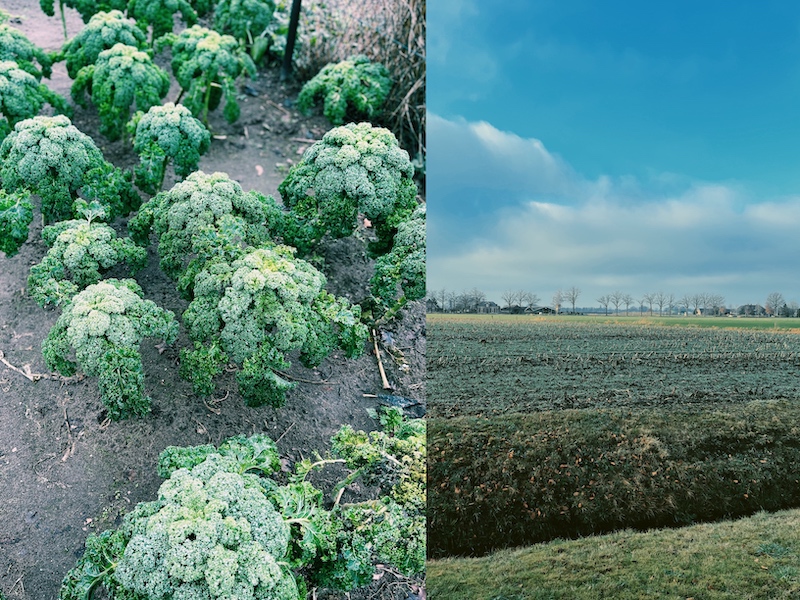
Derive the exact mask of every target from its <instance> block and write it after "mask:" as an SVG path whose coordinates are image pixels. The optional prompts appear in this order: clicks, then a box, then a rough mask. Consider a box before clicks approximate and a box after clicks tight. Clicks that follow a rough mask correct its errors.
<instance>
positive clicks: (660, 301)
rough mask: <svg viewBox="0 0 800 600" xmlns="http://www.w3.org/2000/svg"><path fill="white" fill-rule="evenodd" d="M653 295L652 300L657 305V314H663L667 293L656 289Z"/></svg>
mask: <svg viewBox="0 0 800 600" xmlns="http://www.w3.org/2000/svg"><path fill="white" fill-rule="evenodd" d="M652 296H653V302H655V304H656V306H658V316H659V317H661V316H663V315H664V306H666V304H667V294H666V293H664V292H662V291H660V290H659V291H657V292H656V293H655V294H653V295H652Z"/></svg>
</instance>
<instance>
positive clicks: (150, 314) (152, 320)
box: [42, 279, 178, 420]
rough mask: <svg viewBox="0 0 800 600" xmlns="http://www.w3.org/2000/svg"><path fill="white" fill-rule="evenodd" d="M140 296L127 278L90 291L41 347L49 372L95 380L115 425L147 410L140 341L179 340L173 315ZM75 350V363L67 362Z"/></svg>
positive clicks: (71, 306) (71, 305)
mask: <svg viewBox="0 0 800 600" xmlns="http://www.w3.org/2000/svg"><path fill="white" fill-rule="evenodd" d="M141 294H142V289H141V288H140V287H139V285H138V284H137V283H136V282H135V281H133V280H131V279H122V280H117V279H107V280H103V281H101V282H99V283H96V284H94V285H90V286H88V287H87V288H86V289H85V290H83V291H82V292H79V293H78V294H76V295H75V296H74V297H73V298H72V301H71V302H69V303H68V304H67V305H66V306H65V307H64V312H63V313H62V314H61V316H60V317H59V319H58V321H56V324H55V326H54V327H53V329H51V330H50V333H49V334H48V336H47V339H45V341H44V343H43V344H42V354H43V355H44V359H45V362H46V363H47V365H48V366H49V367H50V368H51V369H55V370H57V371H59V372H60V373H62V374H63V375H68V376H69V375H72V374H74V373H75V370H76V367H77V366H78V365H79V366H80V368H81V369H82V370H83V371H84V372H85V373H86V374H87V375H91V376H97V377H98V378H99V386H100V392H101V399H102V400H103V402H104V403H105V405H106V407H107V409H108V416H109V417H110V418H111V419H113V420H118V419H123V418H126V417H128V416H131V415H142V414H145V413H146V412H147V411H149V409H150V401H149V399H148V398H146V397H145V396H144V393H143V392H144V390H143V388H144V378H143V375H142V365H141V357H140V355H139V344H140V343H141V341H142V340H143V339H144V338H145V337H159V338H161V339H163V340H164V341H166V342H167V343H172V342H174V341H175V339H176V338H177V335H178V324H177V322H176V321H175V317H174V315H173V313H172V312H171V311H168V310H164V309H162V308H160V307H158V306H156V304H155V303H153V302H152V301H150V300H145V299H143V298H142V295H141ZM73 351H74V356H75V362H73V361H72V360H70V359H69V358H67V357H69V356H70V355H71V354H72V352H73ZM76 363H77V364H76Z"/></svg>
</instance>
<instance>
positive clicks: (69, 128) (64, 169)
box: [0, 116, 107, 223]
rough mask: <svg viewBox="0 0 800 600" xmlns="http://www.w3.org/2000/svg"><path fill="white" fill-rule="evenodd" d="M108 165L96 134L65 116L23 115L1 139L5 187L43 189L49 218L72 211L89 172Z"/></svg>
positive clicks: (60, 217) (39, 192)
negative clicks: (2, 139)
mask: <svg viewBox="0 0 800 600" xmlns="http://www.w3.org/2000/svg"><path fill="white" fill-rule="evenodd" d="M105 165H107V163H106V161H105V159H104V158H103V154H102V153H101V152H100V150H99V149H98V148H97V146H95V145H94V142H93V141H92V139H91V138H90V137H89V136H87V135H85V134H83V133H81V132H80V131H78V129H77V128H76V127H75V126H74V125H72V123H71V122H70V120H69V119H68V118H67V117H65V116H55V117H34V118H32V119H26V120H25V121H20V122H19V123H17V124H16V126H15V127H14V131H12V132H11V133H10V134H9V135H8V137H6V139H5V140H4V141H3V143H2V145H0V179H2V180H3V187H4V188H5V189H6V190H7V191H12V192H13V191H16V190H21V189H27V190H29V191H30V192H31V193H34V194H37V195H38V196H39V197H40V198H41V199H42V215H43V217H44V221H45V223H52V222H54V221H61V220H63V219H69V218H70V217H72V216H73V211H72V204H73V202H74V201H75V200H76V199H77V198H78V191H79V190H80V189H81V187H82V186H83V185H84V184H85V183H86V174H87V173H88V172H89V171H90V170H92V169H94V168H97V167H103V166H105Z"/></svg>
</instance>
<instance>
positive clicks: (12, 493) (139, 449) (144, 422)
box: [0, 0, 425, 600]
mask: <svg viewBox="0 0 800 600" xmlns="http://www.w3.org/2000/svg"><path fill="white" fill-rule="evenodd" d="M0 8H2V9H4V10H6V11H7V12H10V13H12V14H13V15H16V16H18V18H16V19H14V21H13V22H12V25H13V26H14V27H16V28H18V29H20V30H22V31H23V32H24V33H25V34H26V35H27V36H28V37H29V39H31V41H33V42H34V43H36V44H37V45H39V46H40V47H43V48H45V49H47V50H55V49H57V48H59V47H60V45H61V44H62V42H63V34H62V31H61V22H60V19H59V18H58V17H54V18H49V17H46V16H45V15H44V14H43V13H42V12H41V10H40V9H39V6H38V2H36V0H2V1H0ZM67 18H68V23H67V26H68V32H69V35H70V37H71V36H72V35H74V34H75V33H76V32H77V31H78V30H79V29H80V27H81V26H82V23H81V21H80V18H79V16H78V15H77V13H75V12H74V11H72V10H70V9H68V10H67ZM159 62H160V63H161V64H162V66H165V67H166V60H165V58H164V57H161V58H160V59H159ZM44 83H46V84H47V85H48V86H49V87H50V88H51V89H53V90H54V91H57V92H59V93H61V94H62V95H64V96H66V97H68V96H69V87H70V85H71V81H70V80H69V79H68V78H67V75H66V71H65V69H64V65H63V63H61V64H59V65H57V66H56V68H55V69H54V73H53V77H52V78H51V80H44ZM249 86H250V88H249V89H248V90H247V92H248V93H243V94H242V95H241V100H240V105H241V108H242V115H241V118H240V119H239V121H237V122H236V123H235V124H233V125H228V124H227V123H225V122H224V120H222V118H221V116H220V115H215V114H213V113H212V117H211V119H210V125H211V128H212V130H213V133H214V134H215V139H214V140H213V142H212V146H211V149H210V151H209V152H208V153H207V154H206V155H205V156H204V157H203V158H202V160H201V161H200V169H201V170H203V171H206V172H214V171H222V172H225V173H228V175H229V176H230V177H231V178H233V179H235V180H237V181H238V182H239V183H241V185H242V187H243V188H244V189H245V190H250V189H255V190H258V191H260V192H262V193H264V194H272V195H273V196H275V197H278V196H277V187H278V184H279V183H280V182H281V181H282V179H283V177H284V176H285V173H286V171H287V169H288V168H289V167H290V166H291V165H292V164H293V163H296V162H297V161H298V160H299V159H300V157H301V155H302V152H303V151H304V150H305V149H306V148H307V147H308V146H309V145H310V144H311V143H313V141H314V140H315V139H319V138H321V137H322V135H323V134H324V132H325V131H327V130H328V129H329V128H330V125H329V124H328V123H327V121H326V120H325V119H324V118H322V117H321V116H319V115H317V116H312V117H303V116H301V115H300V114H299V113H297V111H296V110H294V108H293V102H292V101H293V99H294V98H295V97H296V94H297V92H298V90H299V84H298V83H297V82H289V83H287V84H282V83H279V82H278V75H277V67H265V68H262V69H261V70H260V73H259V76H258V78H257V79H256V80H255V81H251V82H249ZM177 93H178V90H177V87H175V86H173V89H172V90H171V92H170V94H169V95H168V96H167V98H166V99H165V100H164V101H165V102H166V101H174V100H175V99H176V98H177ZM251 94H255V95H251ZM73 123H74V124H75V125H76V126H77V127H78V128H79V129H80V130H81V131H83V132H84V133H87V134H89V135H90V136H91V137H92V138H93V139H94V140H95V143H96V144H97V145H98V146H99V147H100V148H101V149H102V150H103V152H104V154H105V156H106V158H107V159H108V160H110V161H111V162H113V163H114V164H116V165H118V166H121V167H132V166H133V165H134V164H136V162H137V160H138V158H137V157H136V156H135V155H134V154H133V152H132V150H130V149H129V147H128V144H127V143H126V142H123V141H120V142H115V143H110V142H108V140H106V139H105V138H103V136H101V135H100V134H99V132H98V121H97V116H96V112H95V111H94V110H93V109H89V110H81V109H79V108H76V110H75V114H74V118H73ZM174 181H175V179H174V177H173V178H172V179H171V180H169V179H168V181H167V182H165V188H166V187H168V186H170V185H171V184H172V183H173V182H174ZM143 198H144V196H143ZM115 226H116V227H117V228H118V230H119V231H120V232H124V231H125V230H124V226H125V222H124V221H119V222H117V223H116V224H115ZM38 234H39V228H36V227H34V230H33V231H32V233H31V238H30V241H29V242H28V243H27V244H25V245H24V246H23V248H22V250H21V251H20V253H19V254H18V255H17V256H15V257H13V258H10V259H8V258H5V257H2V256H0V353H2V354H1V355H0V358H1V359H2V361H3V362H0V494H1V495H2V496H1V501H0V591H2V592H4V593H5V594H6V596H7V597H8V598H9V599H10V600H11V599H14V600H17V599H19V600H43V599H52V598H57V597H58V589H59V586H60V583H61V579H62V578H63V576H64V574H65V573H66V572H67V571H68V570H69V569H70V568H71V567H72V566H73V565H74V563H75V561H76V559H77V558H78V557H79V556H80V555H81V554H82V552H83V544H84V540H85V538H86V536H87V535H88V534H89V533H90V532H92V531H95V532H99V531H102V530H103V529H106V528H109V527H111V526H114V525H115V524H118V523H119V520H120V518H121V515H122V514H123V513H124V512H126V511H127V510H129V509H130V508H131V507H132V506H134V505H135V504H136V503H137V502H140V501H146V500H152V499H153V498H154V497H155V495H156V492H157V489H158V486H159V485H160V483H161V480H160V479H159V478H158V476H157V475H156V472H155V464H156V459H157V457H158V454H159V452H161V450H163V449H164V448H165V447H166V446H169V445H182V446H188V445H195V444H204V443H213V444H218V443H220V442H221V441H223V440H224V439H226V438H227V437H230V436H233V435H236V434H240V433H244V434H251V433H254V432H264V433H267V434H269V435H270V436H271V437H272V438H273V439H275V440H277V441H278V447H279V449H280V451H281V454H282V457H283V458H285V459H286V461H288V463H289V464H291V463H293V462H294V461H296V460H299V459H301V458H302V457H307V456H310V455H312V454H313V453H314V452H320V453H324V452H325V451H326V449H327V448H328V447H329V439H330V437H331V436H332V435H333V434H334V433H335V432H336V431H337V430H338V429H339V427H340V426H341V425H342V424H344V423H349V424H351V425H352V426H354V427H355V428H357V429H367V430H369V429H375V428H376V427H377V423H376V422H375V421H373V420H372V419H371V418H370V417H369V416H368V414H367V409H369V408H374V407H376V406H377V400H376V399H375V398H370V397H366V396H365V394H379V393H387V392H388V393H393V394H397V395H401V396H407V397H411V398H418V399H424V397H425V388H424V356H425V317H424V308H423V306H422V303H421V302H417V303H414V304H412V305H410V306H409V307H408V308H407V309H406V310H404V311H403V312H402V313H401V315H400V318H399V319H397V320H396V321H394V322H392V323H391V324H389V325H387V326H385V327H384V328H383V332H384V335H383V336H381V335H380V334H379V335H378V337H379V338H382V339H383V341H384V342H385V343H382V344H381V353H382V357H383V361H384V367H385V368H386V371H387V376H388V379H389V381H390V383H391V384H392V386H393V390H391V391H389V390H383V386H382V382H381V377H380V374H379V370H378V364H377V360H376V357H375V354H374V352H373V351H372V348H371V344H370V345H369V346H368V347H367V348H365V350H366V352H365V355H364V356H362V357H361V358H360V359H357V360H348V359H346V358H344V356H343V355H342V354H341V353H335V354H333V355H332V356H331V357H329V358H328V359H327V360H325V361H324V362H323V363H322V365H321V366H320V367H319V368H317V369H313V370H312V369H305V368H303V367H302V366H301V365H300V364H299V362H298V361H297V360H294V361H293V366H292V368H291V369H290V371H289V376H290V377H291V378H294V379H295V381H297V383H298V386H297V388H296V389H294V390H293V391H291V392H290V393H289V394H288V400H287V403H286V406H284V407H283V408H280V409H273V408H269V407H262V408H248V407H246V406H245V405H244V403H243V401H242V399H241V397H240V396H239V394H238V393H237V391H236V381H235V378H234V377H235V376H234V374H233V373H228V374H226V375H224V376H223V377H221V378H220V379H219V381H218V387H217V390H216V393H215V395H214V396H213V397H212V398H211V399H210V400H206V401H204V400H203V399H202V398H199V397H197V396H195V395H194V394H193V393H192V389H191V385H189V384H188V383H187V382H185V381H183V380H181V379H180V378H179V377H178V364H177V360H178V352H179V348H180V347H181V346H182V345H186V344H187V337H186V335H185V332H183V333H182V334H181V337H180V338H179V340H178V342H177V343H176V344H175V345H174V346H173V347H168V348H166V349H163V348H162V349H161V350H163V352H162V351H160V349H159V348H157V347H156V341H154V340H145V342H144V343H143V344H142V348H141V352H142V357H143V364H144V370H145V376H146V379H145V385H146V391H147V393H148V394H149V395H150V397H151V398H152V404H153V410H152V413H151V414H149V415H148V416H146V417H144V418H138V419H131V420H126V421H122V422H112V423H109V422H108V421H107V419H106V417H105V411H104V410H103V405H102V403H101V401H100V399H99V394H98V389H97V384H96V381H95V380H94V378H82V379H81V378H77V379H71V380H63V378H58V377H54V376H53V375H52V374H51V373H50V372H49V371H48V369H47V368H46V366H45V364H44V361H43V359H42V355H41V343H42V340H44V338H45V337H46V336H47V332H48V331H49V329H50V327H52V325H53V324H54V323H55V321H56V319H57V318H58V314H59V313H58V311H56V310H44V309H42V308H40V307H39V306H38V305H37V304H36V303H35V302H34V301H33V300H32V299H31V298H29V297H28V295H27V293H26V290H25V287H26V281H27V277H28V270H29V269H30V266H31V265H33V264H35V263H37V262H39V261H40V260H41V258H42V257H43V256H44V254H45V252H46V247H45V245H44V244H43V243H42V242H41V240H40V239H39V238H38ZM325 259H326V266H325V267H324V268H323V271H324V272H326V274H327V275H328V279H329V286H328V289H329V290H330V291H331V292H333V293H335V294H337V295H343V296H346V297H347V298H348V299H350V300H351V301H352V302H359V301H361V300H363V299H364V298H365V297H366V296H367V287H368V280H369V277H370V275H371V269H372V265H371V263H370V261H369V260H368V259H367V257H366V254H365V251H364V245H363V243H362V242H358V241H356V240H354V239H349V240H344V241H339V242H335V243H332V244H330V245H329V247H328V248H327V250H326V252H325ZM121 274H122V273H121ZM136 279H137V280H138V282H139V283H140V285H141V286H142V287H143V289H144V292H145V295H146V297H147V298H149V299H151V300H153V301H155V302H156V303H157V304H159V305H160V306H163V307H165V308H168V309H170V310H172V311H174V312H175V313H176V315H180V314H181V313H182V311H183V309H184V308H185V306H186V303H185V302H184V301H183V300H181V299H180V298H179V297H178V295H177V294H176V292H175V288H174V285H173V283H172V282H171V281H170V280H169V279H168V278H167V277H166V276H164V275H163V273H161V271H160V270H159V268H158V260H157V257H156V255H155V252H154V249H153V248H151V249H150V264H149V266H148V267H147V269H145V270H144V271H142V272H140V273H139V274H137V276H136ZM386 333H389V334H391V335H390V336H387V335H385V334H386ZM389 340H391V342H390V341H389ZM389 345H391V347H387V346H389ZM337 475H339V476H340V475H341V474H337ZM318 483H320V484H321V485H330V484H331V483H332V481H331V480H329V481H325V480H320V481H318ZM358 493H359V489H358V487H357V485H356V486H354V487H353V488H352V489H350V490H349V492H348V494H351V497H352V498H357V497H358ZM312 594H313V595H314V597H316V598H319V599H324V598H328V599H331V600H332V599H334V598H336V599H338V598H352V599H353V600H359V599H364V600H365V599H367V598H385V599H393V600H400V599H414V598H420V597H424V590H423V589H422V584H421V582H420V581H419V580H413V579H412V580H409V579H406V578H403V577H398V576H396V574H394V573H392V572H391V570H386V571H379V573H378V576H376V581H375V582H374V584H373V585H372V586H370V587H369V588H366V589H362V590H357V591H355V592H352V593H350V594H342V593H335V592H331V591H328V590H313V591H312Z"/></svg>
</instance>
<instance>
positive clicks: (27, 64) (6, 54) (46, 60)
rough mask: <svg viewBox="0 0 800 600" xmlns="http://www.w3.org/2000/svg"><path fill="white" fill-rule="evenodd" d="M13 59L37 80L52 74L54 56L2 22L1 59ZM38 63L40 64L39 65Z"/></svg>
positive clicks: (0, 35)
mask: <svg viewBox="0 0 800 600" xmlns="http://www.w3.org/2000/svg"><path fill="white" fill-rule="evenodd" d="M3 60H13V61H14V62H15V63H17V66H19V68H20V69H22V70H23V71H25V72H26V73H30V74H31V75H33V76H34V77H35V78H36V80H37V81H41V80H42V77H47V78H49V77H50V75H51V74H52V71H53V69H52V67H53V62H54V60H53V56H51V55H50V54H48V53H47V52H45V51H44V50H42V49H41V48H39V47H38V46H36V45H35V44H33V43H32V42H31V41H30V40H29V39H28V38H27V37H25V34H24V33H22V32H21V31H19V30H18V29H14V28H13V27H10V26H9V25H6V24H5V23H3V24H0V61H3ZM37 63H38V65H37Z"/></svg>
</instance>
